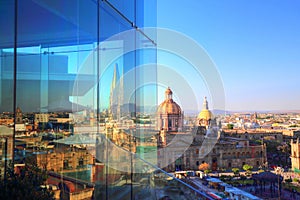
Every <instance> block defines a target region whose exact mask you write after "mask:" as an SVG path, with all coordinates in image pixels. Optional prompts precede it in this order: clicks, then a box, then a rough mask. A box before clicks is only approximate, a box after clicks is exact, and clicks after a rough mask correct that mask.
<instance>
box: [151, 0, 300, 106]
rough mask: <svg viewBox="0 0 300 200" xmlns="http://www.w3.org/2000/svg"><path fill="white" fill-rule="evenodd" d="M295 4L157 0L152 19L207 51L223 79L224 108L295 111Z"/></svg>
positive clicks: (299, 26)
mask: <svg viewBox="0 0 300 200" xmlns="http://www.w3.org/2000/svg"><path fill="white" fill-rule="evenodd" d="M170 4H172V7H170ZM299 6H300V5H299V2H296V1H285V2H282V1H275V2H274V1H272V2H271V1H263V2H261V1H251V2H237V1H226V2H225V1H201V2H199V1H193V0H191V1H188V2H185V4H184V6H182V5H181V4H174V2H173V1H172V2H170V1H160V2H158V9H157V13H158V17H157V24H158V27H163V28H168V29H173V30H174V31H178V32H181V33H183V34H185V35H187V36H188V37H191V38H192V39H194V40H195V41H196V42H198V43H199V45H201V46H202V47H203V48H204V49H205V50H206V51H207V53H208V54H209V56H210V57H211V59H212V60H213V61H214V63H215V64H216V67H217V69H218V70H219V73H220V75H221V78H222V80H223V84H224V89H225V95H226V97H225V99H226V103H225V104H226V110H230V111H242V110H250V111H259V110H270V111H276V110H300V105H299V104H298V102H297V99H299V98H300V89H299V87H298V85H299V84H297V83H298V81H297V80H298V79H297V74H299V72H300V71H299V70H300V69H299V68H298V66H300V59H299V56H298V52H300V48H299V47H300V45H299V43H300V36H299V35H300V23H299V22H298V21H297V19H299V17H300V16H299V12H297V8H299ZM178 13H180V15H178ZM159 62H161V60H160V57H159V55H158V63H159ZM162 62H164V63H168V62H169V64H172V61H166V60H164V61H162ZM181 67H182V69H184V70H185V68H184V67H185V66H181ZM201 81H203V80H200V82H201ZM195 85H197V82H195ZM193 87H195V86H193ZM205 93H206V91H205V90H204V92H203V94H201V95H202V96H204V95H207V94H205ZM201 99H202V98H201Z"/></svg>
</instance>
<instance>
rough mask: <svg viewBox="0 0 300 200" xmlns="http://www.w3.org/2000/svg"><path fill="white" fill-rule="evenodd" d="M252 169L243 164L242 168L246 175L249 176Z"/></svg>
mask: <svg viewBox="0 0 300 200" xmlns="http://www.w3.org/2000/svg"><path fill="white" fill-rule="evenodd" d="M252 169H253V167H252V166H251V165H248V164H245V165H244V166H243V170H245V171H246V175H251V174H252V171H251V170H252Z"/></svg>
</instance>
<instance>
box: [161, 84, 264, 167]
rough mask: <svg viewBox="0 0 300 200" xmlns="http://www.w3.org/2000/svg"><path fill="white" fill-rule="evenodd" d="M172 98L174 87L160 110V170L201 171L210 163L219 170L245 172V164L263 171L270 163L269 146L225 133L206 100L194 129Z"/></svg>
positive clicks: (167, 91) (166, 96)
mask: <svg viewBox="0 0 300 200" xmlns="http://www.w3.org/2000/svg"><path fill="white" fill-rule="evenodd" d="M172 95H173V92H172V90H171V88H167V89H166V91H165V100H164V101H163V102H162V103H161V104H160V105H159V106H158V109H157V126H156V128H157V130H158V131H159V133H158V138H157V146H158V150H157V154H158V155H157V162H158V167H160V168H163V169H164V170H166V171H168V172H172V171H178V170H198V168H199V165H200V164H201V163H204V162H206V163H208V164H209V166H210V169H211V170H212V171H216V170H221V169H223V170H231V169H232V168H234V167H237V168H240V169H242V167H243V165H245V164H249V165H251V166H253V167H254V168H259V167H263V166H264V165H265V164H266V162H267V160H266V146H265V145H256V146H253V145H249V141H248V140H247V139H241V138H234V137H225V136H224V135H223V134H222V131H221V130H220V128H219V127H218V126H217V122H216V118H215V117H214V115H213V114H212V112H211V111H210V110H209V107H208V101H207V98H206V97H205V98H204V101H203V108H202V110H201V112H200V113H199V115H198V117H197V119H196V123H195V125H194V127H185V126H184V123H183V121H184V112H183V111H182V109H181V108H180V106H179V105H178V104H177V103H176V102H175V101H174V100H173V98H172Z"/></svg>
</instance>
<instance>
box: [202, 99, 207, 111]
mask: <svg viewBox="0 0 300 200" xmlns="http://www.w3.org/2000/svg"><path fill="white" fill-rule="evenodd" d="M203 110H208V102H207V98H206V97H204V101H203Z"/></svg>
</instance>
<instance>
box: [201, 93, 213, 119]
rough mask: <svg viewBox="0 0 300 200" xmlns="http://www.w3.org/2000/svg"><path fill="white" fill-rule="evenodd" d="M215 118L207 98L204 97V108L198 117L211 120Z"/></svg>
mask: <svg viewBox="0 0 300 200" xmlns="http://www.w3.org/2000/svg"><path fill="white" fill-rule="evenodd" d="M212 118H213V114H212V112H211V111H210V110H209V109H208V102H207V98H206V97H204V101H203V109H202V111H201V112H200V113H199V115H198V119H204V120H210V119H212Z"/></svg>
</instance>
